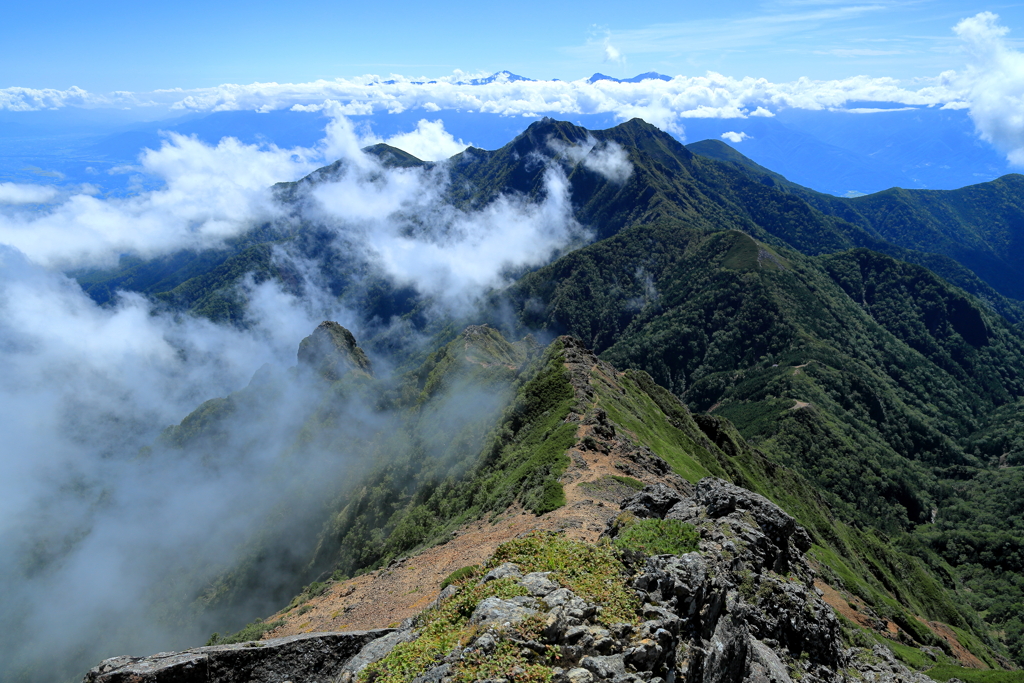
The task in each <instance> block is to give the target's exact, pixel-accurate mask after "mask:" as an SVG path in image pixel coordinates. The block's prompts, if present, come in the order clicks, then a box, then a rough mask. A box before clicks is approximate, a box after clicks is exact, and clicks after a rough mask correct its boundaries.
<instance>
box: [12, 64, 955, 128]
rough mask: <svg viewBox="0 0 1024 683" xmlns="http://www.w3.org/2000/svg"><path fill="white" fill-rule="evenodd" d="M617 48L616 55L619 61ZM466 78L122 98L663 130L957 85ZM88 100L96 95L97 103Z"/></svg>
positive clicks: (261, 86) (203, 107)
mask: <svg viewBox="0 0 1024 683" xmlns="http://www.w3.org/2000/svg"><path fill="white" fill-rule="evenodd" d="M602 49H603V48H602ZM621 54H622V53H621V52H619V55H620V57H621ZM469 77H470V75H469V74H465V73H462V72H455V73H454V74H453V75H452V76H447V77H442V78H437V79H434V80H431V81H426V80H418V79H416V80H414V79H411V78H407V77H403V76H397V75H392V76H390V77H389V78H388V79H382V78H381V77H379V76H364V77H360V78H353V79H340V78H339V79H335V80H319V81H313V82H309V83H250V84H246V85H240V84H225V85H220V86H217V87H215V88H201V89H194V90H180V89H177V90H167V91H156V92H152V93H144V94H139V95H131V97H132V98H135V99H137V100H139V101H142V100H145V101H146V102H151V103H160V104H161V105H162V106H166V107H172V108H175V109H179V110H191V111H229V110H249V111H272V110H276V109H293V110H296V111H322V110H324V109H325V107H327V108H328V109H330V110H331V111H332V112H334V113H337V114H342V115H369V114H381V113H389V112H404V111H415V110H423V111H425V112H437V111H440V110H446V109H453V110H458V111H462V112H485V113H493V114H501V115H505V116H522V115H529V116H536V115H550V116H555V117H559V116H561V117H563V118H568V117H571V116H573V115H577V114H612V115H614V116H616V117H617V118H619V119H623V120H625V119H629V118H632V117H634V116H639V117H641V118H643V119H645V120H647V121H648V122H650V123H653V124H655V125H657V126H660V127H662V128H664V129H666V130H672V129H673V126H677V127H678V126H679V125H680V122H681V121H682V120H683V119H685V118H692V117H721V118H743V117H746V116H770V115H771V113H772V111H774V110H777V109H780V108H800V109H816V110H821V109H829V108H835V107H842V106H844V105H845V103H846V102H849V101H856V100H860V101H864V100H870V101H877V102H892V103H899V104H905V105H933V104H935V105H942V104H945V103H947V102H950V101H955V100H959V99H961V94H962V92H961V90H960V86H959V84H958V83H957V82H955V79H954V78H951V77H950V74H944V75H940V76H939V77H936V78H934V79H921V80H917V81H914V82H910V83H904V82H901V81H898V80H896V79H892V78H869V77H867V76H855V77H851V78H845V79H840V80H830V81H816V80H811V79H806V78H803V79H799V80H797V81H791V82H788V83H773V82H771V81H768V80H767V79H763V78H749V77H748V78H731V77H728V76H724V75H722V74H718V73H714V72H709V73H707V74H706V75H704V76H676V77H675V78H673V79H671V80H668V81H661V80H656V79H652V80H646V81H642V82H640V83H616V82H614V81H597V82H595V83H588V82H587V81H586V80H583V79H581V80H578V81H512V80H509V79H508V78H496V79H494V80H493V81H491V82H487V83H483V84H478V85H471V84H470V83H469V82H468V80H469ZM385 81H386V82H385ZM2 92H7V91H2ZM129 95H130V94H127V95H126V94H123V93H122V94H119V95H118V97H119V98H120V100H125V101H127V99H126V98H128V97H129ZM89 97H90V98H92V99H93V100H96V101H99V100H100V99H103V98H100V97H96V96H92V95H89ZM108 99H110V98H108ZM120 100H119V101H120ZM19 101H20V100H19ZM69 101H70V100H69ZM112 101H113V100H111V102H112ZM3 102H4V100H3V99H0V107H2V106H4V105H3V104H2V103H3ZM53 102H54V104H53V105H52V106H68V105H67V104H64V103H62V102H63V101H61V100H59V98H58V99H54V100H53ZM25 106H30V105H25ZM47 106H51V105H49V104H48V105H47ZM111 106H112V105H111ZM35 108H42V107H41V106H38V107H35Z"/></svg>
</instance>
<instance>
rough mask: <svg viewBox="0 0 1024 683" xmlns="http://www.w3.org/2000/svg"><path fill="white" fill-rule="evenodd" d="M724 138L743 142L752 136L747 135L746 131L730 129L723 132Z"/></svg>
mask: <svg viewBox="0 0 1024 683" xmlns="http://www.w3.org/2000/svg"><path fill="white" fill-rule="evenodd" d="M722 139H723V140H728V141H729V142H732V143H738V142H743V141H744V140H749V139H750V136H749V135H747V134H746V133H737V132H736V131H734V130H730V131H728V132H726V133H722Z"/></svg>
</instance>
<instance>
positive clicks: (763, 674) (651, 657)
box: [85, 477, 930, 683]
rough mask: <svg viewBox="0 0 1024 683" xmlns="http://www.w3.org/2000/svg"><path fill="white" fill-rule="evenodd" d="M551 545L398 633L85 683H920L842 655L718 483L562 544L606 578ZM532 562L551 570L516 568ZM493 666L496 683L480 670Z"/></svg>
mask: <svg viewBox="0 0 1024 683" xmlns="http://www.w3.org/2000/svg"><path fill="white" fill-rule="evenodd" d="M644 520H647V523H648V524H649V525H650V524H654V525H655V528H658V529H659V533H661V534H662V535H664V536H672V535H673V534H674V533H675V531H673V530H674V529H678V528H684V529H688V530H691V531H694V532H696V534H695V538H696V546H697V547H696V549H694V550H691V551H689V552H685V553H678V554H671V553H661V554H654V555H648V554H646V553H644V552H642V551H639V550H635V549H629V548H628V547H623V546H622V545H621V543H620V541H621V540H622V539H623V538H624V537H626V536H627V535H628V534H629V532H630V530H631V529H635V528H636V527H637V526H638V525H639V524H641V523H642V522H643V521H644ZM559 538H560V537H559V535H557V534H550V533H545V534H540V535H538V534H533V535H531V536H530V537H528V538H525V539H520V540H519V541H514V542H512V543H511V544H507V545H515V544H516V543H519V544H520V546H522V547H523V548H529V549H527V550H523V549H522V548H520V550H519V551H518V552H519V553H520V555H519V556H518V557H516V555H515V552H517V551H515V550H513V551H509V550H507V548H506V547H503V548H500V549H499V551H498V552H497V553H496V554H495V556H494V557H493V558H492V560H491V562H490V563H489V564H488V565H487V567H486V568H485V569H482V570H479V571H478V572H476V573H475V575H473V574H472V573H471V574H470V576H469V577H468V578H465V579H461V580H456V581H454V582H452V583H451V584H449V585H448V586H446V587H445V588H444V590H443V591H442V592H441V594H440V595H439V597H438V598H437V599H436V600H435V601H434V603H433V604H432V605H430V606H429V607H428V608H427V609H425V610H424V611H423V612H422V613H421V614H420V615H419V616H418V617H416V618H414V619H412V620H410V622H411V623H407V624H404V625H403V626H404V628H399V629H383V630H378V631H356V632H347V633H314V634H306V635H302V636H291V637H288V638H276V639H271V640H267V641H254V642H249V643H242V644H237V645H227V646H218V647H205V648H196V649H194V650H189V651H186V652H182V653H162V654H159V655H154V656H152V657H148V658H128V657H118V658H114V659H109V660H106V661H104V662H103V663H101V664H100V665H99V666H97V667H96V668H94V669H93V670H91V671H90V672H89V673H88V674H87V675H86V677H85V683H121V682H122V681H124V682H128V681H131V682H132V683H149V682H153V683H157V682H163V681H175V682H180V683H191V682H192V681H195V682H196V683H199V682H200V681H201V682H203V683H206V682H207V681H225V682H227V681H251V682H253V683H282V682H283V681H293V682H294V683H300V682H302V683H307V682H308V683H329V682H337V683H352V682H353V681H365V682H366V683H372V682H373V681H379V682H380V683H385V682H387V681H392V680H409V681H414V683H434V682H436V683H454V682H455V681H473V680H476V681H482V680H486V681H491V682H492V683H499V682H506V681H508V680H510V679H515V680H538V681H553V682H554V683H595V682H596V681H609V682H611V683H640V682H641V681H642V682H644V683H675V682H677V681H678V682H682V681H688V682H694V683H696V682H700V683H747V682H749V683H793V682H794V681H801V682H803V683H819V682H820V683H838V682H839V681H856V680H863V681H870V682H872V683H876V682H877V683H882V682H889V681H892V682H904V681H905V682H908V683H910V682H913V683H924V682H925V681H929V680H930V679H928V678H927V677H925V676H923V675H922V674H919V673H916V672H913V671H911V670H909V669H908V668H907V667H906V666H904V665H903V664H902V663H900V662H899V661H898V660H897V659H896V658H895V657H894V656H893V654H892V652H890V651H889V650H888V649H887V648H886V647H884V646H882V645H875V646H873V647H846V646H844V642H843V637H842V628H841V625H840V622H839V620H838V619H837V617H836V616H835V614H834V613H833V612H832V610H831V608H830V607H829V606H828V605H827V604H826V603H825V602H824V601H823V600H822V595H821V592H820V591H819V590H818V589H816V588H815V587H814V579H815V577H816V572H815V570H814V568H813V567H812V566H811V565H810V563H809V562H808V560H807V558H806V556H805V554H804V553H805V552H806V551H807V550H808V548H809V547H810V538H809V536H808V534H807V532H806V531H805V530H804V529H803V528H802V527H801V526H800V525H799V524H797V523H796V521H795V520H794V519H793V518H792V517H791V516H790V515H788V514H786V513H785V512H784V511H783V510H782V509H781V508H779V507H778V506H777V505H775V504H773V503H772V502H770V501H769V500H767V499H766V498H764V497H763V496H760V495H758V494H755V493H752V492H750V491H747V490H746V489H743V488H741V487H739V486H736V485H734V484H731V483H729V482H726V481H724V480H721V479H718V478H714V477H707V478H704V479H702V480H701V481H700V482H698V484H697V485H696V487H694V488H693V489H691V492H690V493H689V494H684V493H680V492H679V491H676V490H674V489H671V488H668V487H667V486H664V485H661V484H656V485H649V486H647V487H645V488H644V489H643V490H642V491H640V492H638V493H637V494H636V495H634V496H632V497H630V498H628V499H627V500H625V501H624V502H623V503H622V505H621V513H620V514H619V515H618V516H616V517H615V518H614V519H612V520H611V521H610V522H609V524H608V528H607V530H606V532H605V534H604V536H603V537H602V540H601V541H600V542H599V543H598V544H596V545H593V544H590V545H588V544H582V543H580V544H578V545H579V546H582V547H587V548H589V549H591V550H599V549H600V548H610V547H613V546H614V545H616V544H620V548H622V552H621V554H618V556H619V557H621V558H622V562H621V563H617V562H616V564H615V569H616V570H617V571H616V572H615V573H614V574H613V575H612V578H611V579H609V578H608V576H603V577H602V575H601V574H600V566H601V562H600V560H598V561H594V562H592V563H589V564H588V565H585V566H576V567H568V566H562V567H560V566H559V563H560V562H561V561H562V560H560V559H559V557H558V556H559V554H560V553H564V552H565V548H567V547H570V546H571V544H569V545H566V544H565V542H564V541H562V542H561V543H562V545H559V543H560V541H558V540H557V539H559ZM662 540H664V539H662ZM530 544H532V545H530ZM641 546H642V544H641ZM503 550H504V552H503ZM510 553H511V554H510ZM615 555H616V554H612V555H611V556H615ZM508 557H512V558H513V559H518V560H519V561H518V562H516V561H503V560H505V559H507V558H508ZM563 559H564V558H563ZM538 562H540V563H541V564H543V563H544V562H548V563H549V565H550V566H551V567H553V568H552V569H548V570H547V571H531V569H536V568H537V567H536V566H535V565H536V564H537V563H538ZM591 573H592V574H593V575H590V574H591ZM595 578H597V579H598V581H597V582H595V581H594V580H593V579H595ZM602 580H603V582H604V583H605V584H606V585H605V586H603V587H596V588H595V584H596V583H599V582H600V581H602ZM613 583H615V584H617V585H615V586H612V587H610V584H613ZM623 597H624V598H625V602H623ZM467 598H469V599H468V600H467ZM478 598H479V599H478ZM623 605H626V606H627V609H626V610H625V611H623V609H622V608H623ZM439 644H440V647H439ZM424 655H425V656H424ZM502 669H505V670H506V672H505V673H506V675H494V674H495V671H496V670H497V672H498V674H500V673H501V671H500V670H502ZM484 672H489V673H490V675H488V676H487V677H483V676H482V675H481V674H483V673H484Z"/></svg>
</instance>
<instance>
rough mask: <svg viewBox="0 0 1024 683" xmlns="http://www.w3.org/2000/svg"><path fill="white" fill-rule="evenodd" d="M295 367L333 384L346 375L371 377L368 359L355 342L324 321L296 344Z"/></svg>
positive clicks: (342, 331) (342, 329)
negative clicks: (303, 368) (296, 361)
mask: <svg viewBox="0 0 1024 683" xmlns="http://www.w3.org/2000/svg"><path fill="white" fill-rule="evenodd" d="M298 360H299V365H300V366H304V367H307V368H309V369H311V370H313V371H314V372H316V373H317V374H319V375H320V376H321V377H323V378H324V379H326V380H328V381H331V382H334V381H336V380H339V379H341V378H342V377H343V376H345V375H346V374H348V373H349V372H350V371H353V370H355V371H357V372H359V373H362V374H366V375H373V369H372V366H371V364H370V359H369V358H368V357H367V355H366V353H364V352H363V350H362V349H361V348H359V345H358V344H356V338H355V337H354V336H353V335H352V333H351V332H349V331H348V330H347V329H345V328H344V327H342V326H341V325H339V324H338V323H336V322H334V321H331V320H325V321H323V322H322V323H320V324H319V325H317V328H316V329H315V330H313V334H311V335H309V336H308V337H306V338H305V339H303V340H302V342H301V343H300V344H299V352H298Z"/></svg>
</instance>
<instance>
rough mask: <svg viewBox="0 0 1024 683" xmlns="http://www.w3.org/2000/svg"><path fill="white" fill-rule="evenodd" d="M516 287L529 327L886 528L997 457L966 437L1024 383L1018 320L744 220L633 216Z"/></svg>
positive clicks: (884, 260)
mask: <svg viewBox="0 0 1024 683" xmlns="http://www.w3.org/2000/svg"><path fill="white" fill-rule="evenodd" d="M505 300H506V301H507V302H508V303H509V305H510V306H511V307H512V308H513V309H514V310H517V311H519V314H520V316H521V317H520V319H521V321H522V322H523V324H524V325H526V326H529V327H534V328H537V327H539V328H546V329H551V330H554V331H558V332H561V333H571V334H576V335H579V336H580V337H581V338H583V339H584V340H586V341H587V343H589V344H593V346H594V347H595V349H596V350H598V351H600V352H601V355H602V357H603V358H605V359H607V360H609V361H610V362H613V363H615V364H616V365H618V366H620V367H634V368H638V369H644V370H646V371H647V372H649V373H650V374H651V375H652V376H653V377H654V378H655V380H656V381H658V382H660V383H662V384H664V385H665V386H666V387H668V388H670V389H671V390H672V391H673V392H674V393H676V394H677V395H679V396H681V397H683V398H684V399H685V400H686V401H687V402H688V403H689V404H690V405H691V406H692V407H694V408H695V409H699V410H709V411H712V412H713V413H714V414H721V415H724V416H726V417H728V418H729V419H730V420H732V421H734V422H735V423H736V424H737V426H738V427H739V429H740V431H741V432H742V433H743V435H744V436H745V437H746V438H748V439H751V440H752V441H753V443H755V444H756V445H758V446H759V447H761V448H763V449H765V450H766V451H767V452H768V453H770V454H771V455H772V457H773V458H775V459H776V460H777V461H778V462H782V463H786V464H788V465H790V466H793V467H794V468H796V469H798V470H799V471H800V472H802V473H803V474H805V475H806V476H808V477H809V478H810V479H811V481H813V482H814V483H815V484H816V485H817V486H819V487H821V489H822V490H823V491H825V492H826V495H827V497H828V500H829V501H830V502H831V503H832V504H833V505H835V506H836V508H837V510H839V511H841V514H842V515H843V516H844V517H845V518H847V519H855V520H859V521H860V522H861V523H863V524H869V525H872V526H877V527H879V528H882V529H887V530H889V531H890V532H897V531H898V530H900V529H904V530H912V529H914V528H915V527H916V526H918V525H921V524H923V523H926V522H929V521H931V519H932V518H933V516H934V515H935V514H936V511H937V510H939V509H940V508H942V507H943V506H944V505H949V504H951V503H952V500H954V499H957V498H958V494H957V493H956V491H957V490H958V489H962V487H963V482H962V478H966V479H968V480H970V479H972V478H973V477H975V476H977V475H979V474H980V473H981V472H983V471H987V470H988V469H990V468H992V467H993V466H997V463H996V462H992V461H983V460H979V459H978V458H977V456H976V455H975V452H976V450H975V448H974V447H973V446H972V445H970V444H971V443H972V442H971V437H972V435H973V434H974V433H976V432H978V430H980V429H983V428H984V426H985V425H986V423H987V421H988V420H989V419H990V416H991V415H992V414H993V411H995V410H996V409H997V408H998V407H999V406H1002V405H1005V404H1007V403H1008V402H1011V401H1015V400H1017V398H1018V397H1020V396H1021V395H1022V392H1024V384H1022V382H1024V339H1022V336H1021V334H1020V332H1019V331H1017V330H1016V329H1015V328H1013V327H1011V326H1010V325H1008V324H1007V322H1006V321H1005V320H1004V319H1003V318H1001V317H999V316H997V315H994V314H992V313H990V312H989V311H988V310H987V308H986V307H985V306H984V305H983V304H980V303H979V302H977V301H976V300H974V299H972V298H971V297H969V296H968V295H966V294H964V293H963V292H962V291H959V290H956V289H955V288H951V287H950V286H949V285H948V284H946V283H945V282H943V281H942V280H941V279H939V278H937V277H936V276H935V275H933V274H932V273H930V272H928V271H927V270H925V269H923V268H920V267H918V266H911V265H908V264H905V263H900V262H898V261H895V260H893V259H891V258H889V257H886V256H883V255H881V254H877V253H874V252H869V251H867V250H854V251H851V252H844V253H840V254H835V255H829V256H823V257H817V258H809V257H806V256H802V255H800V254H798V253H795V252H791V251H784V250H775V249H773V248H772V247H770V246H768V245H766V244H764V243H758V242H757V241H755V240H753V239H752V238H750V237H749V236H747V235H745V234H742V233H739V232H718V233H712V234H708V233H704V232H701V231H697V230H691V229H685V228H682V227H680V226H677V225H673V224H671V223H662V224H659V225H651V226H636V227H633V228H630V229H627V230H624V231H623V232H622V233H620V234H619V235H617V236H616V237H614V238H611V239H608V240H605V241H604V242H601V243H598V244H595V245H592V246H590V247H587V248H585V249H582V250H579V251H577V252H575V253H573V254H570V255H568V256H566V257H564V258H562V259H560V260H559V261H557V262H555V263H554V264H552V265H551V266H548V267H546V268H542V269H540V270H537V271H535V272H534V273H531V274H529V275H527V276H525V277H524V278H522V279H521V280H520V281H519V282H518V283H517V284H516V285H515V286H513V287H512V288H510V290H509V292H508V294H507V299H505ZM997 414H998V413H997ZM954 473H955V474H954ZM1009 476H1010V478H1011V479H1013V478H1015V477H1019V476H1020V472H1019V471H1015V472H1014V473H1013V474H1011V475H1009ZM954 477H956V478H961V481H958V482H947V481H946V480H947V479H951V478H954ZM951 487H952V488H951ZM999 524H1000V527H1001V529H1002V531H1004V532H1006V533H1010V534H1011V535H1013V536H1014V538H1019V531H1016V530H1013V529H1012V528H1010V527H1009V526H1007V524H1006V523H1005V522H1002V523H999ZM930 547H931V548H932V549H934V550H935V551H937V552H939V553H940V554H942V555H943V557H945V558H946V560H948V561H950V562H957V561H958V556H957V554H956V553H953V552H951V551H950V550H949V549H947V548H945V547H944V546H942V545H941V542H940V541H937V540H935V541H934V542H930ZM922 552H923V553H924V555H923V556H927V555H928V553H929V552H930V551H924V550H922ZM994 562H995V563H996V564H999V560H994ZM1013 563H1014V560H1013V559H1012V555H1008V556H1007V559H1006V562H1005V565H1004V566H1005V568H1006V569H1007V570H1010V571H1014V570H1012V566H1013Z"/></svg>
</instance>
